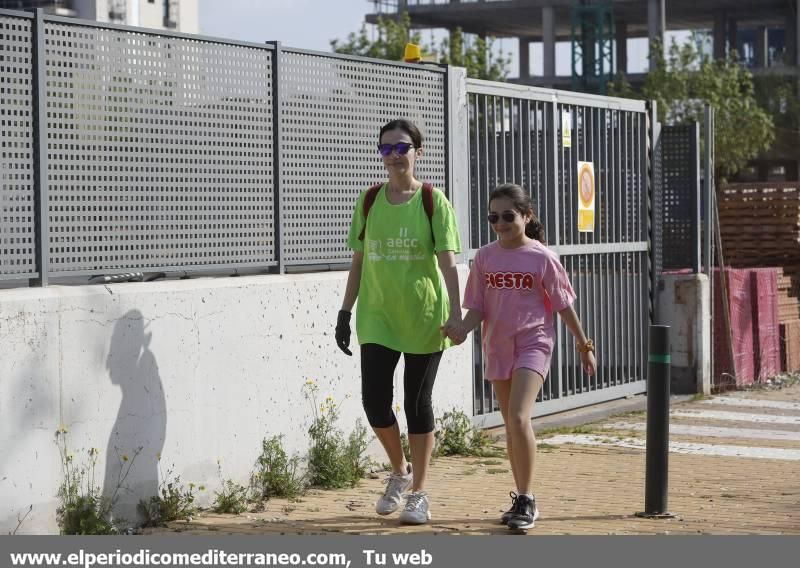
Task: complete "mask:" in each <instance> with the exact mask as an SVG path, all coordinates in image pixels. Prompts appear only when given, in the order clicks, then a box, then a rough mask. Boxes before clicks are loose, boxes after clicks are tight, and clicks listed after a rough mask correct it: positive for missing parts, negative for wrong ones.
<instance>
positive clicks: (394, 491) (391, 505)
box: [375, 464, 414, 515]
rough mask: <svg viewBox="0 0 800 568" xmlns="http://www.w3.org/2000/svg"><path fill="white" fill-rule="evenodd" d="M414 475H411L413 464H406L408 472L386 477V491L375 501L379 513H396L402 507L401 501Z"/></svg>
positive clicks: (376, 510)
mask: <svg viewBox="0 0 800 568" xmlns="http://www.w3.org/2000/svg"><path fill="white" fill-rule="evenodd" d="M413 481H414V477H413V476H412V475H411V464H408V466H406V474H405V475H403V474H402V473H392V474H390V475H389V477H387V478H386V481H385V482H384V483H386V491H384V493H383V495H381V498H380V499H378V502H377V503H375V512H376V513H378V514H379V515H389V514H391V513H394V512H395V511H396V510H397V509H398V507H400V501H402V499H403V493H405V492H406V491H407V490H408V488H409V487H411V483H412V482H413Z"/></svg>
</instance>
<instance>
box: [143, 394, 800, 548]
mask: <svg viewBox="0 0 800 568" xmlns="http://www.w3.org/2000/svg"><path fill="white" fill-rule="evenodd" d="M671 410H672V416H671V419H670V424H671V428H672V433H671V435H670V443H671V452H670V455H669V469H670V471H669V510H670V512H672V513H674V514H675V518H674V519H668V520H649V519H641V518H638V517H636V516H634V514H635V513H636V512H637V511H641V510H643V508H644V484H645V479H644V472H645V452H644V446H643V441H644V438H645V432H644V430H643V429H642V428H643V427H644V423H645V416H644V414H643V413H636V414H631V415H625V416H616V417H611V418H607V419H604V420H602V421H599V422H595V423H593V424H592V425H591V426H590V427H588V428H587V427H582V428H580V429H579V430H578V431H577V432H572V433H571V432H564V431H558V432H552V433H551V434H550V435H548V434H547V433H544V435H539V432H537V437H538V441H539V444H540V446H539V452H538V454H537V464H536V475H537V483H536V485H535V487H536V491H535V492H536V499H537V503H538V504H539V509H540V511H541V518H540V519H539V520H538V521H537V522H536V527H535V528H534V529H531V530H530V531H529V532H528V534H529V535H542V534H592V535H601V534H704V533H707V534H745V533H753V534H800V385H796V386H793V387H788V388H784V389H781V390H775V391H766V390H764V391H761V390H758V391H748V392H738V393H730V394H726V395H724V396H721V397H714V398H713V399H711V400H701V401H692V402H685V403H680V404H676V405H673V406H672V409H671ZM534 426H535V427H536V422H534ZM637 429H640V430H637ZM493 433H495V434H497V435H500V434H502V431H495V432H493ZM575 442H577V443H575ZM500 443H502V437H501V440H500ZM585 444H596V445H585ZM620 444H622V445H627V446H637V445H638V446H641V447H621V446H620ZM753 448H755V449H753ZM679 452H699V453H679ZM726 452H727V453H740V454H743V455H732V456H720V455H709V454H712V453H726ZM755 455H764V456H767V457H753V456H755ZM495 462H499V463H495ZM383 487H384V485H383V483H382V481H381V479H367V480H364V481H363V483H362V484H361V485H360V486H359V487H357V488H354V489H351V490H344V491H312V492H310V493H308V494H307V495H306V496H304V497H303V498H302V500H301V501H300V502H289V501H287V500H285V499H274V500H271V501H269V502H268V504H267V510H266V511H265V512H263V513H258V514H254V513H245V514H243V515H241V516H233V515H214V514H205V513H204V514H202V515H200V516H198V517H197V518H195V519H193V520H192V521H191V522H177V523H172V524H171V525H170V527H169V528H168V529H163V530H159V531H154V532H183V533H189V534H331V533H347V534H397V533H409V534H509V531H508V529H507V528H506V527H504V526H502V525H500V524H499V522H498V519H499V517H500V515H501V513H502V512H503V511H504V510H505V509H506V508H507V507H508V506H509V505H510V500H509V498H508V492H509V490H512V489H513V485H512V481H511V471H510V469H509V466H508V461H507V460H505V459H499V458H492V459H489V460H487V459H479V458H439V459H437V460H435V462H434V463H433V465H432V467H431V472H430V479H429V482H428V487H427V491H428V493H429V495H430V497H431V514H432V515H433V518H432V520H431V522H430V524H428V525H423V526H403V525H400V524H399V523H398V521H397V514H394V515H391V516H389V517H379V516H377V515H376V514H375V512H374V503H375V501H376V499H377V498H378V496H379V495H380V494H381V493H382V492H383ZM148 532H150V531H148Z"/></svg>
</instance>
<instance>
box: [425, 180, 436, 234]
mask: <svg viewBox="0 0 800 568" xmlns="http://www.w3.org/2000/svg"><path fill="white" fill-rule="evenodd" d="M422 206H423V207H424V208H425V214H426V215H427V216H428V222H429V223H430V225H431V241H432V242H433V244H434V247H435V246H436V237H434V235H433V184H430V183H423V184H422Z"/></svg>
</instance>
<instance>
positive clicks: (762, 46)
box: [753, 26, 769, 69]
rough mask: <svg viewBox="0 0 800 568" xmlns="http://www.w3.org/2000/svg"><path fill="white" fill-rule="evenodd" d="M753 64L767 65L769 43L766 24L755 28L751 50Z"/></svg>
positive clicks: (757, 65)
mask: <svg viewBox="0 0 800 568" xmlns="http://www.w3.org/2000/svg"><path fill="white" fill-rule="evenodd" d="M753 52H754V53H753V55H754V60H755V61H754V62H755V66H756V67H759V68H762V69H763V68H765V67H768V66H769V44H768V43H767V26H759V27H757V28H756V42H755V49H754V50H753Z"/></svg>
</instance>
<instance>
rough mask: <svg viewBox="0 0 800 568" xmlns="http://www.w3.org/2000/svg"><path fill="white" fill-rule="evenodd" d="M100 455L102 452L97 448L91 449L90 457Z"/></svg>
mask: <svg viewBox="0 0 800 568" xmlns="http://www.w3.org/2000/svg"><path fill="white" fill-rule="evenodd" d="M99 453H100V450H98V449H97V448H90V449H89V455H90V456H96V455H97V454H99Z"/></svg>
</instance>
